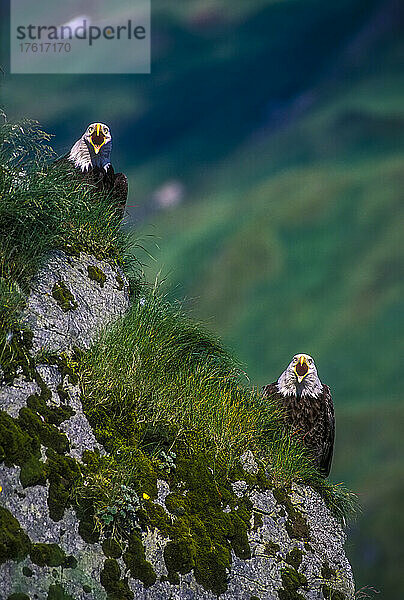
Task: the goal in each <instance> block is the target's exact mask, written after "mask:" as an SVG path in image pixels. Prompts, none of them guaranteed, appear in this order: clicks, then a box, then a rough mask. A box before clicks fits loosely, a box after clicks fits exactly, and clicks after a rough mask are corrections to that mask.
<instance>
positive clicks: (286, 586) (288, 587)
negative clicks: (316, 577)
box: [278, 567, 307, 600]
mask: <svg viewBox="0 0 404 600" xmlns="http://www.w3.org/2000/svg"><path fill="white" fill-rule="evenodd" d="M281 578H282V584H283V588H281V589H280V590H278V595H279V600H304V596H303V595H302V594H299V593H298V591H297V590H298V589H299V588H300V587H303V588H307V578H306V577H305V576H304V575H302V574H301V573H299V572H298V571H297V570H296V569H295V568H293V567H287V568H285V569H282V570H281Z"/></svg>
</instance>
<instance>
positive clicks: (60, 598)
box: [47, 583, 74, 600]
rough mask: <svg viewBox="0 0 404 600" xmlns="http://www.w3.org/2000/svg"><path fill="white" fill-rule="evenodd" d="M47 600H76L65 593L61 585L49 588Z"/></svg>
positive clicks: (57, 584)
mask: <svg viewBox="0 0 404 600" xmlns="http://www.w3.org/2000/svg"><path fill="white" fill-rule="evenodd" d="M47 600H74V598H72V596H71V595H70V594H68V593H67V592H65V590H64V589H63V587H62V586H61V585H60V584H59V583H56V584H54V585H50V586H49V590H48V596H47Z"/></svg>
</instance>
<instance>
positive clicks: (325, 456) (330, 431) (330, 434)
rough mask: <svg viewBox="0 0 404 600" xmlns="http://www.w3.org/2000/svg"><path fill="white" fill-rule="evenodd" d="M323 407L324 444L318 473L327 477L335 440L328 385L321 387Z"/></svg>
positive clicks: (332, 409) (332, 410)
mask: <svg viewBox="0 0 404 600" xmlns="http://www.w3.org/2000/svg"><path fill="white" fill-rule="evenodd" d="M323 402H324V404H323V406H324V410H325V423H324V426H325V427H324V442H323V452H322V459H321V464H320V471H321V472H322V473H323V474H324V475H325V477H328V475H329V473H330V470H331V462H332V456H333V452H334V438H335V416H334V405H333V402H332V396H331V390H330V388H329V387H328V385H324V386H323Z"/></svg>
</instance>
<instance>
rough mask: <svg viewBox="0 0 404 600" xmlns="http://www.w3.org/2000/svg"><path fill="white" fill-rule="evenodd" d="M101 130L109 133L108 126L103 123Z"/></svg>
mask: <svg viewBox="0 0 404 600" xmlns="http://www.w3.org/2000/svg"><path fill="white" fill-rule="evenodd" d="M102 131H103V132H104V133H109V128H108V127H107V126H106V125H104V127H103V128H102Z"/></svg>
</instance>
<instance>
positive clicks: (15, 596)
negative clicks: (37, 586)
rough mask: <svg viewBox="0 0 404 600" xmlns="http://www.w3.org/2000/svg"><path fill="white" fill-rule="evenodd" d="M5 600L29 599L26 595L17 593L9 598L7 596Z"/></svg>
mask: <svg viewBox="0 0 404 600" xmlns="http://www.w3.org/2000/svg"><path fill="white" fill-rule="evenodd" d="M7 600H30V597H29V596H27V594H22V593H21V592H17V593H16V594H11V596H9V597H8V598H7Z"/></svg>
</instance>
